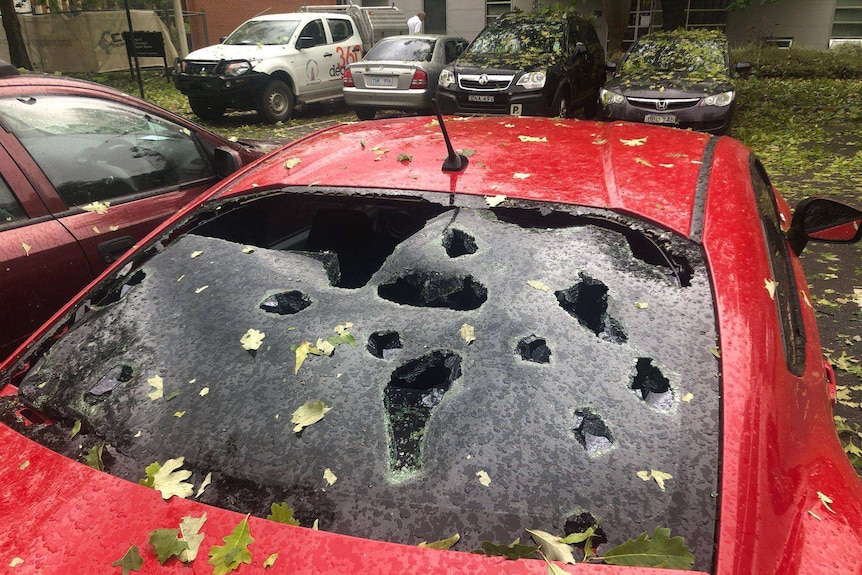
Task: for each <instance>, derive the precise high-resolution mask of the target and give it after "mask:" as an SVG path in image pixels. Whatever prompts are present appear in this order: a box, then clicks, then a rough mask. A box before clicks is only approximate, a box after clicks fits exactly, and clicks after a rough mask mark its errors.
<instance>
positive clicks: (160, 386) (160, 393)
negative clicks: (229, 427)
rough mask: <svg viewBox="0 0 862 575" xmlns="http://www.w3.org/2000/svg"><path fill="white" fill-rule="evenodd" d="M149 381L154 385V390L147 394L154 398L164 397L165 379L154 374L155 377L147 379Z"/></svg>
mask: <svg viewBox="0 0 862 575" xmlns="http://www.w3.org/2000/svg"><path fill="white" fill-rule="evenodd" d="M147 383H149V384H150V385H151V386H152V387H153V391H151V392H150V393H148V394H147V397H149V398H150V399H152V400H154V401H155V400H156V399H159V398H161V397H164V395H165V381H164V380H163V379H162V378H161V376H159V375H154V376H153V377H151V378H149V379H147Z"/></svg>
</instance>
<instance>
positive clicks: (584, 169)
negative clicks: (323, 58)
mask: <svg viewBox="0 0 862 575" xmlns="http://www.w3.org/2000/svg"><path fill="white" fill-rule="evenodd" d="M446 125H447V127H448V130H449V134H450V136H451V138H452V143H453V146H454V147H455V148H456V149H459V148H460V145H459V141H461V142H463V141H467V139H469V141H470V145H471V146H472V148H471V149H469V150H461V152H462V153H464V154H465V155H468V156H469V164H468V166H467V168H466V169H465V170H463V171H462V172H460V173H446V172H443V171H441V165H442V163H443V160H444V159H445V157H446V145H445V143H444V141H443V136H442V133H441V131H440V127H439V126H438V125H437V121H436V120H431V119H429V118H427V117H418V118H401V119H393V120H383V121H379V122H371V123H362V124H353V125H348V126H338V127H335V128H331V129H329V130H327V131H325V132H322V133H318V134H316V135H314V136H311V137H309V138H306V139H303V140H300V141H298V142H296V143H294V144H293V145H290V146H288V147H286V148H284V149H282V150H281V151H280V152H278V153H276V154H275V155H273V156H270V157H269V158H267V159H266V160H265V162H264V164H263V165H261V166H259V167H258V168H257V169H256V170H254V171H253V172H251V173H249V174H248V175H247V176H246V177H245V178H240V179H239V180H236V181H234V182H233V183H232V184H231V186H230V187H228V189H227V190H226V191H225V192H224V194H223V195H230V194H231V193H241V192H240V190H244V189H246V188H248V186H250V185H253V186H260V187H265V186H270V185H285V184H286V185H300V186H303V185H306V186H310V185H315V184H320V183H325V184H326V185H327V186H345V187H373V188H384V189H400V190H426V191H439V192H457V193H461V194H476V195H489V196H496V195H504V196H507V197H511V198H522V199H531V200H542V201H551V202H562V203H569V204H578V205H584V206H592V207H607V208H611V209H615V210H619V211H622V212H629V213H635V214H639V215H641V216H642V217H644V218H646V219H649V220H652V221H654V222H656V223H658V224H659V225H661V226H664V227H666V228H669V229H671V230H674V231H676V232H678V233H680V234H682V235H685V236H688V235H689V231H690V227H691V224H692V211H693V207H694V204H695V195H696V190H697V185H696V184H697V181H698V175H699V173H700V170H701V166H702V165H703V164H702V162H703V155H704V153H705V150H706V146H707V142H708V141H709V139H710V137H709V136H708V135H704V134H701V133H697V132H685V131H681V130H666V129H661V128H656V127H653V126H648V125H643V124H623V123H613V124H601V123H594V122H561V121H559V120H555V119H552V118H527V117H524V118H487V119H479V118H469V117H468V118H452V119H450V120H447V124H446ZM393 132H397V133H399V134H401V136H400V137H399V138H396V139H393V138H392V133H393ZM521 142H524V143H527V144H529V145H523V144H522V143H521ZM516 144H518V145H517V146H516ZM563 145H565V148H563ZM563 149H565V150H566V153H567V155H566V157H565V158H560V157H559V154H561V153H563V152H562V150H563ZM515 150H517V151H515ZM407 158H409V159H407ZM297 160H299V163H297ZM293 164H295V166H294V167H291V168H290V169H287V168H286V167H285V166H286V165H293ZM381 168H384V169H383V170H381ZM285 170H287V175H285Z"/></svg>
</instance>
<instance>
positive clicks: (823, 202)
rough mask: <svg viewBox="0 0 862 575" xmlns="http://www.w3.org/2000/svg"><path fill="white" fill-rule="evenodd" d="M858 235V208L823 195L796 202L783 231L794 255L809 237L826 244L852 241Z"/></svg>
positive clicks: (861, 222) (861, 221)
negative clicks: (786, 228)
mask: <svg viewBox="0 0 862 575" xmlns="http://www.w3.org/2000/svg"><path fill="white" fill-rule="evenodd" d="M860 238H862V211H860V210H857V209H856V208H854V207H853V206H848V205H847V204H844V203H841V202H836V201H835V200H829V199H826V198H807V199H804V200H802V201H801V202H799V205H798V206H796V211H795V212H794V214H793V221H792V222H791V223H790V229H789V230H788V231H787V241H788V242H790V247H791V249H792V250H793V252H794V253H795V254H796V255H799V254H801V253H802V250H803V249H805V244H807V243H808V241H809V240H814V241H818V242H825V243H830V244H852V243H856V242H858V241H859V240H860Z"/></svg>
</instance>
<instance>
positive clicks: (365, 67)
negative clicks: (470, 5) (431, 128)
mask: <svg viewBox="0 0 862 575" xmlns="http://www.w3.org/2000/svg"><path fill="white" fill-rule="evenodd" d="M466 47H467V41H466V40H464V39H463V38H460V37H458V36H440V35H436V34H417V35H413V36H390V37H388V38H383V39H382V40H380V41H379V42H378V43H377V44H375V45H374V47H373V48H371V50H369V51H368V53H367V54H366V55H365V58H364V59H362V61H360V62H356V63H353V64H350V65H349V66H348V67H347V68H346V69H345V70H344V101H345V102H346V103H347V105H348V106H349V107H350V108H351V109H353V111H354V112H356V116H357V117H358V118H359V119H360V120H371V119H373V118H374V115H375V114H376V113H377V111H378V110H418V111H427V110H430V108H431V98H433V97H434V94H435V93H436V92H437V79H438V78H439V77H440V70H442V69H443V68H444V67H445V66H446V65H447V64H449V63H450V62H452V61H453V60H455V58H457V57H458V56H459V55H460V54H461V52H463V51H464V48H466Z"/></svg>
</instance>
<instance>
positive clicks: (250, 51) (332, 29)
mask: <svg viewBox="0 0 862 575" xmlns="http://www.w3.org/2000/svg"><path fill="white" fill-rule="evenodd" d="M304 10H305V11H303V12H296V13H291V14H271V15H266V16H258V17H257V18H252V19H251V20H248V21H246V22H244V23H243V24H241V25H240V27H239V28H237V29H236V30H234V31H233V32H232V33H231V35H230V36H228V37H227V38H226V39H225V40H224V41H223V42H222V43H221V44H217V45H215V46H208V47H206V48H202V49H200V50H195V51H194V52H192V53H190V54H189V55H188V56H187V57H186V58H185V59H182V60H180V59H177V61H176V63H175V66H174V73H173V81H174V85H176V87H177V89H178V90H179V91H180V92H182V93H183V94H185V95H186V96H187V97H188V99H189V105H190V106H191V109H192V111H193V112H194V113H195V114H196V115H197V116H198V117H199V118H201V119H204V120H213V119H216V118H219V117H221V116H222V115H223V114H224V113H225V111H226V110H227V109H229V108H230V109H235V110H257V112H258V114H259V115H260V117H261V118H262V119H263V120H264V121H265V122H267V123H273V124H274V123H276V122H279V121H282V120H287V119H289V118H290V115H291V113H292V112H293V108H294V106H295V105H296V104H297V103H299V102H303V103H310V102H320V101H323V100H329V99H334V98H340V97H341V76H342V74H343V71H344V68H346V67H347V65H348V64H350V63H352V62H357V61H359V60H361V59H362V54H363V51H364V50H367V49H369V48H370V47H371V45H372V44H373V43H374V42H376V41H377V40H379V39H380V38H382V37H383V36H390V35H395V34H406V33H407V17H406V16H405V15H404V12H401V11H400V10H398V9H397V8H394V7H385V6H384V7H374V8H362V7H359V6H353V5H343V6H311V7H306V8H304Z"/></svg>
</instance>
